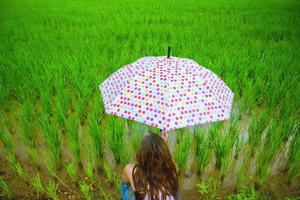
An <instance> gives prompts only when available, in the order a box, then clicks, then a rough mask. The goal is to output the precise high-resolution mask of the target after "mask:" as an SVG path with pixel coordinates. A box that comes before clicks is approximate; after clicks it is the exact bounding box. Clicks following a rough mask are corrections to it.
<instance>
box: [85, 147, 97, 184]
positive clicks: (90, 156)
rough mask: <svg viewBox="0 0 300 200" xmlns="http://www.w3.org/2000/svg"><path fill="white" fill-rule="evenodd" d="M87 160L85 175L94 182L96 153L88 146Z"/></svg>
mask: <svg viewBox="0 0 300 200" xmlns="http://www.w3.org/2000/svg"><path fill="white" fill-rule="evenodd" d="M86 158H87V161H86V166H85V168H84V170H85V173H86V175H87V176H88V177H89V179H90V180H94V163H95V162H94V151H93V148H90V146H89V145H86Z"/></svg>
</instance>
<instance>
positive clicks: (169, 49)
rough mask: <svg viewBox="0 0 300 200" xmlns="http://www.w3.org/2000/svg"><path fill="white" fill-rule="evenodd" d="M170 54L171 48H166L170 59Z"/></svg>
mask: <svg viewBox="0 0 300 200" xmlns="http://www.w3.org/2000/svg"><path fill="white" fill-rule="evenodd" d="M170 54H171V47H170V46H168V58H170Z"/></svg>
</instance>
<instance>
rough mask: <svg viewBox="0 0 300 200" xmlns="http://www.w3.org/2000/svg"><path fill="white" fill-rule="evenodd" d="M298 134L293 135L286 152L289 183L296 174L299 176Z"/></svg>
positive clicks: (299, 140) (299, 151)
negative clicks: (287, 152)
mask: <svg viewBox="0 0 300 200" xmlns="http://www.w3.org/2000/svg"><path fill="white" fill-rule="evenodd" d="M299 145H300V136H299V134H298V133H295V134H294V135H293V138H292V141H291V144H290V146H289V154H288V162H287V165H288V183H291V182H292V181H293V180H294V179H295V178H296V177H297V176H300V149H299Z"/></svg>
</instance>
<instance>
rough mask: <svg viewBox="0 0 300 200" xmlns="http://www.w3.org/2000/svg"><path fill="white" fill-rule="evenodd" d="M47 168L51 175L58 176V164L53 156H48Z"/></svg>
mask: <svg viewBox="0 0 300 200" xmlns="http://www.w3.org/2000/svg"><path fill="white" fill-rule="evenodd" d="M46 168H47V170H48V172H49V173H50V175H51V176H53V177H56V164H55V161H54V159H53V158H52V157H51V156H47V157H46Z"/></svg>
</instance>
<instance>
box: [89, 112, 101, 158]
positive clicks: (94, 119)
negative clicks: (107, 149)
mask: <svg viewBox="0 0 300 200" xmlns="http://www.w3.org/2000/svg"><path fill="white" fill-rule="evenodd" d="M98 119H99V115H98V112H96V111H95V108H94V109H93V110H92V113H91V114H90V115H89V117H88V124H89V134H90V136H91V138H92V142H93V146H94V149H95V160H96V162H97V161H100V160H102V159H103V144H104V133H103V131H102V130H100V127H99V120H98Z"/></svg>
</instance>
